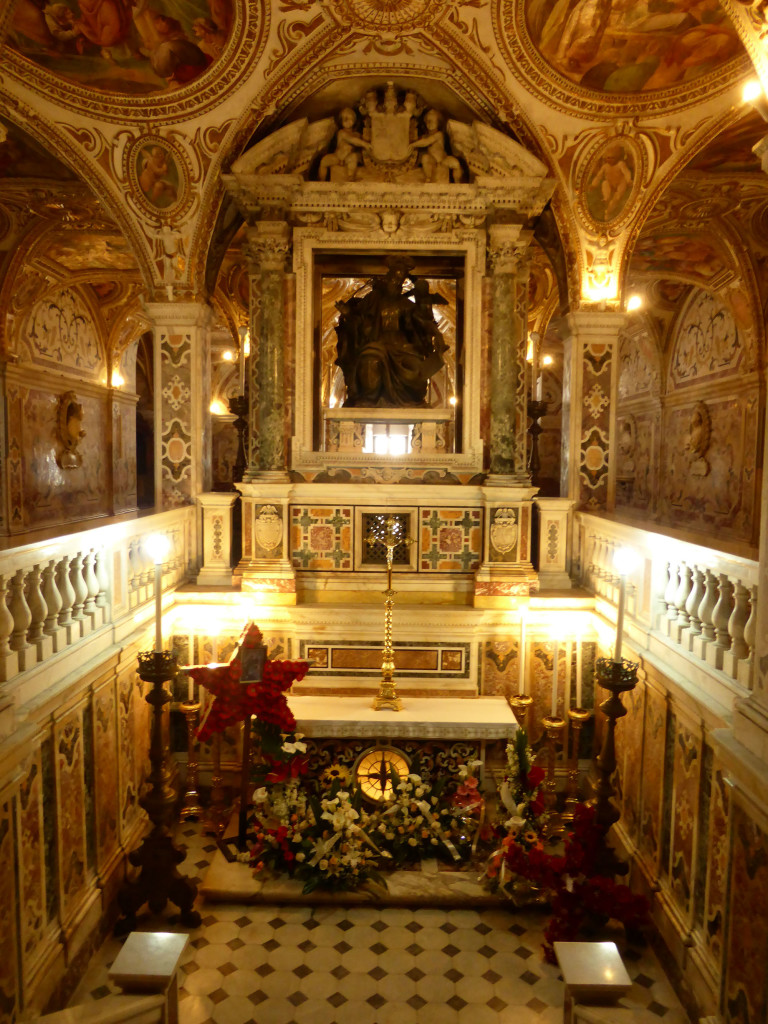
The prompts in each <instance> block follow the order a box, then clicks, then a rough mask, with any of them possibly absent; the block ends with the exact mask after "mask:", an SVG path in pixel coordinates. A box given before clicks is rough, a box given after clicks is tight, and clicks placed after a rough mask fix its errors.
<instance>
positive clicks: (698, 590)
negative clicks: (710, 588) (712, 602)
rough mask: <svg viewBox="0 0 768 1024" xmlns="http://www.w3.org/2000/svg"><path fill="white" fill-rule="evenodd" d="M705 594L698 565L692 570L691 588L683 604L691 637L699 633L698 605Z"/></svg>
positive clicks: (702, 578)
mask: <svg viewBox="0 0 768 1024" xmlns="http://www.w3.org/2000/svg"><path fill="white" fill-rule="evenodd" d="M705 593H706V588H705V587H704V572H703V570H702V569H700V568H699V566H698V565H696V566H694V569H693V586H692V587H691V592H690V594H689V595H688V600H687V601H686V602H685V610H686V611H687V612H688V619H689V621H690V624H691V636H698V635H699V633H700V632H701V619H700V618H699V605H700V604H701V602H702V601H703V600H704V594H705ZM689 649H690V648H689Z"/></svg>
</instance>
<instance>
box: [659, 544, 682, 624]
mask: <svg viewBox="0 0 768 1024" xmlns="http://www.w3.org/2000/svg"><path fill="white" fill-rule="evenodd" d="M679 582H680V570H679V569H678V567H677V566H676V565H673V564H672V563H671V562H670V565H669V582H668V583H667V589H666V590H665V591H664V603H665V604H666V606H667V614H666V615H665V616H664V618H663V619H662V620H661V622H660V623H659V625H660V626H661V629H662V632H664V633H666V634H667V636H669V635H670V633H671V631H672V629H671V627H672V623H673V622H674V620H675V619H676V618H677V605H676V604H675V594H676V593H677V588H678V585H679Z"/></svg>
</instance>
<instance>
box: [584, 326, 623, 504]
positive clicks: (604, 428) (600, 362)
mask: <svg viewBox="0 0 768 1024" xmlns="http://www.w3.org/2000/svg"><path fill="white" fill-rule="evenodd" d="M613 362H614V349H613V347H612V346H611V345H608V344H604V343H602V342H592V343H588V344H586V345H584V352H583V361H582V373H583V386H582V421H581V443H580V464H579V480H580V488H579V491H580V494H579V499H580V500H579V503H580V504H581V505H583V506H584V507H586V508H588V509H590V510H592V511H596V510H597V509H602V508H605V507H606V504H607V502H608V460H609V456H610V448H611V445H610V421H611V416H610V411H611V410H610V403H611V374H612V372H613Z"/></svg>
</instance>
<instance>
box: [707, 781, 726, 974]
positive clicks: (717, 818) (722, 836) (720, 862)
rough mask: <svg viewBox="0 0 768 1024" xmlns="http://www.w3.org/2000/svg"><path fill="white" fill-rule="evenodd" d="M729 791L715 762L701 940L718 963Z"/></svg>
mask: <svg viewBox="0 0 768 1024" xmlns="http://www.w3.org/2000/svg"><path fill="white" fill-rule="evenodd" d="M730 813H731V802H730V793H729V790H728V787H727V785H726V782H725V778H724V776H723V772H722V769H721V767H720V766H719V765H718V764H717V762H715V764H714V766H713V771H712V785H711V795H710V804H709V830H708V843H707V887H706V894H705V897H704V915H703V916H704V941H705V943H706V945H707V948H708V950H709V952H710V953H711V955H712V957H713V959H714V960H715V962H716V963H717V965H718V966H720V964H721V961H722V956H723V934H724V927H725V917H726V901H727V889H728V878H727V871H728V832H729V818H730Z"/></svg>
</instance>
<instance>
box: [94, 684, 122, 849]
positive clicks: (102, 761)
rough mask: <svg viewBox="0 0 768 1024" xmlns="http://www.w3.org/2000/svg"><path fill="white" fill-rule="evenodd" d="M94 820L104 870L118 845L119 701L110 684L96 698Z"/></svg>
mask: <svg viewBox="0 0 768 1024" xmlns="http://www.w3.org/2000/svg"><path fill="white" fill-rule="evenodd" d="M93 758H94V767H95V771H94V776H95V787H94V790H95V791H94V818H95V826H96V829H95V830H96V864H97V868H101V867H103V866H104V865H105V864H106V863H107V861H108V860H109V857H110V856H111V854H112V853H113V851H114V849H115V847H116V845H117V840H118V836H117V811H118V807H119V803H120V801H119V799H118V790H117V780H118V766H117V701H116V697H115V683H114V681H113V680H110V681H109V682H108V683H105V684H104V685H103V686H101V687H100V688H99V689H98V690H96V691H95V692H94V695H93Z"/></svg>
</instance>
